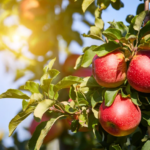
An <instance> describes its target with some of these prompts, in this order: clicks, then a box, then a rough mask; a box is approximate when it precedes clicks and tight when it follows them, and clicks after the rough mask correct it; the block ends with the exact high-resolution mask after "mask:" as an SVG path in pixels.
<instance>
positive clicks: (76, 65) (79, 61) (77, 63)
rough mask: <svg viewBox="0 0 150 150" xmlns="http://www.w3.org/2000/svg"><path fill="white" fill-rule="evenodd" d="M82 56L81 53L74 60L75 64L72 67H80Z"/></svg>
mask: <svg viewBox="0 0 150 150" xmlns="http://www.w3.org/2000/svg"><path fill="white" fill-rule="evenodd" d="M82 58H83V55H80V56H79V57H78V58H77V60H76V64H75V66H74V69H79V68H80V67H81V63H82Z"/></svg>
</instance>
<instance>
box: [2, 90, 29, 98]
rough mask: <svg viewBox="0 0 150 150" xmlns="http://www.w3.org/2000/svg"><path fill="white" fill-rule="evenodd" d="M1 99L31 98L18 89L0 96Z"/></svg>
mask: <svg viewBox="0 0 150 150" xmlns="http://www.w3.org/2000/svg"><path fill="white" fill-rule="evenodd" d="M0 98H18V99H29V96H28V95H26V94H24V93H23V92H21V91H19V90H16V89H9V90H7V91H6V92H4V93H2V94H1V95H0Z"/></svg>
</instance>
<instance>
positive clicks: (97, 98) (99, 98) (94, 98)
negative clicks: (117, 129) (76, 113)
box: [91, 88, 103, 108]
mask: <svg viewBox="0 0 150 150" xmlns="http://www.w3.org/2000/svg"><path fill="white" fill-rule="evenodd" d="M102 102H103V95H102V89H101V88H99V90H96V91H95V92H94V93H93V94H92V95H91V105H92V107H93V108H94V107H95V106H96V105H97V104H98V103H102Z"/></svg>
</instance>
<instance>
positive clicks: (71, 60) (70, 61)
mask: <svg viewBox="0 0 150 150" xmlns="http://www.w3.org/2000/svg"><path fill="white" fill-rule="evenodd" d="M79 56H80V55H78V54H71V55H69V56H68V57H67V59H66V60H65V62H64V64H63V66H62V71H63V72H64V73H65V74H68V75H71V74H72V73H73V72H74V71H75V70H74V66H75V64H76V60H77V58H78V57H79Z"/></svg>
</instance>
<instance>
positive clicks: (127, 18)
mask: <svg viewBox="0 0 150 150" xmlns="http://www.w3.org/2000/svg"><path fill="white" fill-rule="evenodd" d="M133 18H134V16H133V15H128V16H127V17H126V21H127V22H128V23H131V20H132V19H133Z"/></svg>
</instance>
